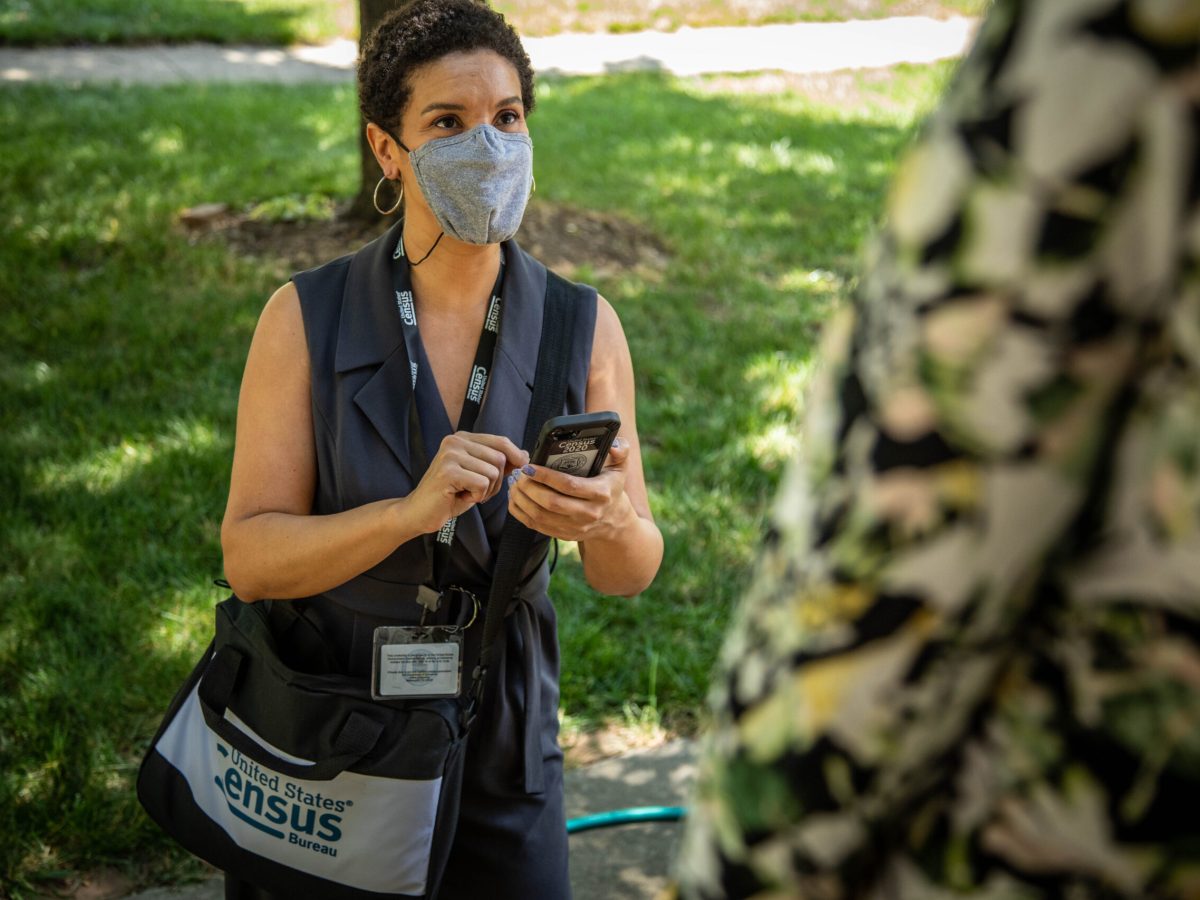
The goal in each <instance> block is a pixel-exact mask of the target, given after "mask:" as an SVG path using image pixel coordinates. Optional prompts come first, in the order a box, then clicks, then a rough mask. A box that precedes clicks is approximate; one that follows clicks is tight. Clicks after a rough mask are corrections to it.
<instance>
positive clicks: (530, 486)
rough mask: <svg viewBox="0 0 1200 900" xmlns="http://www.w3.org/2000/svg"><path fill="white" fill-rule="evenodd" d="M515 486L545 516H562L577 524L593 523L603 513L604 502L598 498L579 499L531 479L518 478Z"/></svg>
mask: <svg viewBox="0 0 1200 900" xmlns="http://www.w3.org/2000/svg"><path fill="white" fill-rule="evenodd" d="M517 486H518V488H519V489H520V490H521V492H522V493H523V494H524V495H525V496H526V497H528V498H529V499H530V500H531V501H532V502H533V503H535V504H537V506H538V507H539V508H540V509H543V510H545V511H546V513H547V514H550V515H556V516H562V517H564V518H567V519H570V520H571V521H574V522H576V523H578V524H586V523H591V522H595V521H596V520H597V519H599V518H600V516H601V514H602V513H603V510H604V506H605V503H606V501H605V500H604V499H600V498H590V499H586V500H585V499H581V498H579V497H572V496H570V495H569V494H564V493H562V492H561V491H556V490H554V488H552V487H549V486H548V485H545V484H539V483H538V482H536V481H534V480H533V479H532V478H526V477H524V476H520V477H519V478H518V479H517Z"/></svg>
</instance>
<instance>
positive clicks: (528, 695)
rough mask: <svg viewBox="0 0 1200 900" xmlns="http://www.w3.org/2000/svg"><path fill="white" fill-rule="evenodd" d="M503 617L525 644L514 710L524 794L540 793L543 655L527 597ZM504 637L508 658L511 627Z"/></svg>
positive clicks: (542, 785) (542, 787)
mask: <svg viewBox="0 0 1200 900" xmlns="http://www.w3.org/2000/svg"><path fill="white" fill-rule="evenodd" d="M504 616H505V618H506V619H508V620H510V621H511V622H512V623H513V625H514V626H515V628H516V632H517V633H518V634H519V635H520V636H521V641H522V642H523V643H524V645H525V646H524V648H523V649H524V651H525V652H524V653H522V654H521V656H522V658H523V662H524V676H525V697H524V700H525V702H524V703H523V704H521V706H522V708H521V709H520V710H517V711H516V712H517V715H518V716H520V718H521V720H522V721H521V735H522V741H521V755H522V762H523V764H524V765H523V768H524V783H525V793H526V794H540V793H542V792H543V791H544V790H545V789H546V784H545V777H544V775H543V771H542V770H543V760H542V734H541V729H540V728H539V719H540V718H541V711H542V654H541V652H540V648H539V647H538V644H537V641H538V633H537V630H536V628H535V627H534V621H533V608H532V606H531V604H530V602H529V601H528V600H526V599H525V598H523V597H521V596H519V595H518V596H516V597H514V598H513V599H512V600H510V601H509V604H508V608H507V609H506V610H505V611H504ZM505 630H506V632H507V634H506V635H505V640H506V641H507V642H508V645H507V647H506V648H505V651H506V653H507V655H508V659H509V660H512V659H513V655H512V654H513V653H515V652H517V650H518V648H516V647H514V646H513V643H514V641H513V628H512V626H509V627H508V628H506V629H505Z"/></svg>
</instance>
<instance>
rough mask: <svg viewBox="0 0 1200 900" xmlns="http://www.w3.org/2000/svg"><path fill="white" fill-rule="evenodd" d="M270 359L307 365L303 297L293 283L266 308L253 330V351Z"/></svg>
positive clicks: (268, 303) (275, 294)
mask: <svg viewBox="0 0 1200 900" xmlns="http://www.w3.org/2000/svg"><path fill="white" fill-rule="evenodd" d="M253 349H255V350H261V351H262V352H263V353H265V354H266V355H269V356H271V357H285V356H286V357H292V356H294V357H295V358H296V359H298V360H300V361H302V362H303V363H304V364H307V361H308V351H307V347H306V345H305V338H304V317H303V314H302V313H301V312H300V294H299V293H298V292H297V291H296V285H294V284H293V283H292V282H290V281H289V282H288V283H287V284H285V285H283V286H282V287H280V288H279V289H278V290H277V291H275V293H274V294H272V295H271V297H270V299H269V300H267V304H266V306H264V307H263V311H262V313H261V314H260V315H259V317H258V327H257V328H256V329H255V331H254V348H253Z"/></svg>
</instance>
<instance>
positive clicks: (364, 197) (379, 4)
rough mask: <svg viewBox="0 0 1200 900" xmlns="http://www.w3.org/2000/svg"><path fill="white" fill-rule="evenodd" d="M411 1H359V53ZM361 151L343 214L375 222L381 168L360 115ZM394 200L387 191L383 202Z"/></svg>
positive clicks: (387, 203)
mask: <svg viewBox="0 0 1200 900" xmlns="http://www.w3.org/2000/svg"><path fill="white" fill-rule="evenodd" d="M408 2H410V0H358V50H359V53H360V54H361V53H362V45H363V40H364V39H365V38H366V37H367V35H369V34H370V33H371V32H372V31H374V30H375V26H376V25H378V24H379V23H380V22H381V21H383V17H384V16H386V15H387V14H388V13H389V12H391V11H392V10H393V9H399V8H400V7H402V6H404V5H405V4H406V3H408ZM358 152H359V164H360V172H361V175H360V181H359V186H358V194H357V196H355V198H354V199H353V200H351V201H350V205H349V206H347V207H346V209H345V210H344V212H343V213H342V215H343V216H344V217H345V218H347V219H357V220H358V221H360V222H372V221H376V220H378V219H379V218H380V216H379V213H378V212H376V210H375V204H374V202H373V201H372V197H373V196H374V193H375V185H376V184H377V183H378V181H379V176H380V175H381V174H382V173H381V172H380V171H379V163H377V162H376V161H375V154H374V153H372V152H371V146H370V144H368V143H367V123H366V122H364V121H363V119H362V116H359V117H358ZM393 199H394V197H393V194H392V192H391V191H388V192H386V194H385V195H384V198H383V202H384V203H385V204H386V205H388V206H390V205H391V204H392V200H393Z"/></svg>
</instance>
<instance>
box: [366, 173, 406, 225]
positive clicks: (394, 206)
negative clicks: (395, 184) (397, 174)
mask: <svg viewBox="0 0 1200 900" xmlns="http://www.w3.org/2000/svg"><path fill="white" fill-rule="evenodd" d="M387 180H388V177H387V176H386V175H384V176H383V177H382V178H380V179H379V181H377V182H375V193H373V194H372V195H371V202H372V203H374V204H375V211H376V212H377V213H379V214H380V215H381V216H390V215H391V214H392V213H394V212H395V211H396V210H398V209H399V208H400V204H401V203H403V202H404V180H403V179H399V181H400V193H399V194H397V195H396V202H395V203H393V204H392V208H391V209H380V207H379V189H380V188H381V187H382V186H383V183H384V182H385V181H387Z"/></svg>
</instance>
